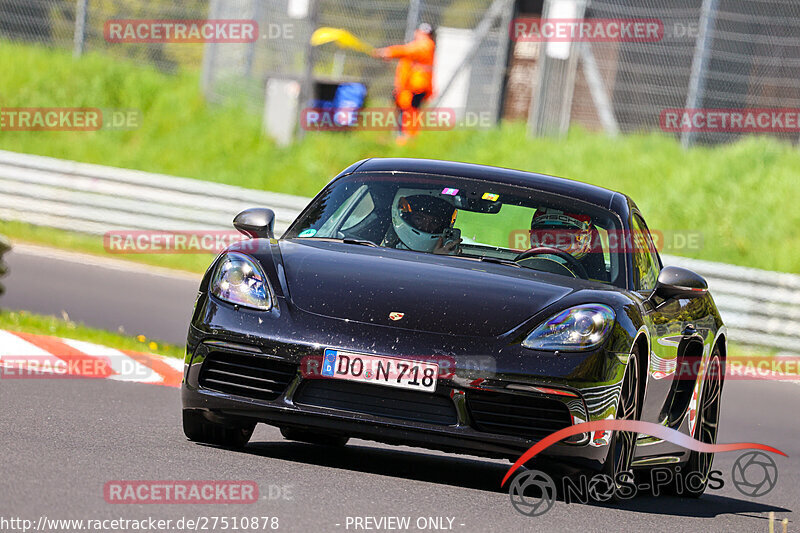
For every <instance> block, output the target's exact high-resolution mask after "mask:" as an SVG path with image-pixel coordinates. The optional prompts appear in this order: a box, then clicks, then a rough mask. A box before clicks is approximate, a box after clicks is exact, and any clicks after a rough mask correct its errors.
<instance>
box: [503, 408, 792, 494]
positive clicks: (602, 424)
mask: <svg viewBox="0 0 800 533" xmlns="http://www.w3.org/2000/svg"><path fill="white" fill-rule="evenodd" d="M594 431H632V432H635V433H640V434H642V435H650V436H652V437H658V438H660V439H662V440H665V441H667V442H671V443H673V444H677V445H678V446H681V447H683V448H686V449H689V450H693V451H695V452H701V453H717V452H732V451H736V450H746V449H755V450H764V451H767V452H772V453H777V454H780V455H783V456H784V457H788V455H786V454H785V453H783V452H782V451H780V450H778V449H777V448H773V447H772V446H767V445H766V444H758V443H755V442H734V443H732V444H706V443H705V442H700V441H699V440H696V439H694V438H692V437H690V436H689V435H684V434H683V433H681V432H680V431H678V430H675V429H672V428H668V427H664V426H662V425H661V424H656V423H654V422H642V421H641V420H597V421H595V422H583V423H582V424H576V425H574V426H570V427H567V428H564V429H560V430H558V431H556V432H555V433H552V434H550V435H548V436H547V437H545V438H543V439H542V440H540V441H539V442H537V443H536V444H534V445H533V446H531V447H530V449H529V450H528V451H527V452H525V453H523V454H522V455H521V456H520V458H519V459H517V461H516V462H515V463H514V464H513V465H511V468H509V469H508V472H507V473H506V476H505V477H504V478H503V481H502V483H500V486H501V487H502V486H503V485H505V484H506V481H508V478H510V477H511V474H513V473H514V471H516V470H517V469H518V468H519V467H520V466H522V465H523V464H525V463H526V462H528V461H530V460H531V459H533V458H534V457H535V456H536V455H537V454H538V453H539V452H541V451H543V450H545V449H547V448H549V447H550V446H551V445H552V444H555V443H556V442H558V441H560V440H563V439H566V438H567V437H572V436H573V435H578V434H580V433H592V432H594Z"/></svg>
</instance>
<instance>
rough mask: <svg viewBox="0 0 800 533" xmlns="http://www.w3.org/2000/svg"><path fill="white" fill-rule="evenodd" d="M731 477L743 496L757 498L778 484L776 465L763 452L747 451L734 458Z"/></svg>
mask: <svg viewBox="0 0 800 533" xmlns="http://www.w3.org/2000/svg"><path fill="white" fill-rule="evenodd" d="M731 478H732V479H733V486H734V487H736V490H738V491H739V492H741V493H742V494H744V495H745V496H750V497H753V498H758V497H760V496H764V495H766V494H768V493H769V492H770V491H771V490H772V489H773V488H775V485H777V484H778V465H776V464H775V461H773V460H772V457H770V456H769V455H767V454H765V453H761V452H747V453H744V454H742V455H740V456H739V458H738V459H736V462H735V463H734V464H733V469H732V470H731Z"/></svg>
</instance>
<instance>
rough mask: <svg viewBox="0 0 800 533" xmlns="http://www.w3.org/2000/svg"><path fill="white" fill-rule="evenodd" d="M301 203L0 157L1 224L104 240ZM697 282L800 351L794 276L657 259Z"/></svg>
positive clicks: (754, 329)
mask: <svg viewBox="0 0 800 533" xmlns="http://www.w3.org/2000/svg"><path fill="white" fill-rule="evenodd" d="M307 203H308V198H303V197H298V196H291V195H287V194H278V193H269V192H264V191H255V190H250V189H244V188H241V187H234V186H231V185H223V184H218V183H210V182H204V181H199V180H194V179H189V178H177V177H174V176H166V175H161V174H150V173H146V172H140V171H136V170H127V169H119V168H112V167H104V166H100V165H91V164H86V163H77V162H73V161H64V160H60V159H53V158H49V157H41V156H34V155H28V154H18V153H14V152H6V151H0V219H4V220H20V221H23V222H28V223H31V224H36V225H41V226H49V227H55V228H59V229H65V230H72V231H80V232H86V233H93V234H103V233H105V232H107V231H112V230H127V229H144V230H148V229H150V230H166V231H179V230H204V229H211V230H215V229H216V230H218V229H231V221H232V220H233V217H234V216H235V215H236V214H237V213H238V212H240V211H241V210H243V209H246V208H248V207H254V206H262V207H269V208H271V209H273V210H274V211H275V214H276V223H275V229H276V232H278V233H280V232H282V231H283V230H284V229H286V227H288V225H289V224H290V223H291V222H292V220H294V218H295V217H296V216H297V214H298V213H299V212H300V210H301V209H303V208H304V207H305V205H306V204H307ZM662 259H663V260H664V263H665V264H671V265H677V266H683V267H686V268H689V269H691V270H694V271H696V272H697V273H698V274H700V275H702V276H704V277H705V278H706V279H707V280H708V283H709V287H710V288H711V291H712V293H713V295H714V300H715V301H716V303H717V305H718V306H719V309H720V312H721V313H722V315H723V318H724V320H725V323H726V325H727V326H728V328H729V330H730V339H731V340H733V341H736V342H739V343H741V344H748V345H753V346H764V347H770V348H775V349H778V350H781V351H785V352H792V353H800V276H796V275H793V274H785V273H780V272H769V271H766V270H757V269H753V268H745V267H739V266H733V265H726V264H723V263H712V262H709V261H700V260H696V259H687V258H683V257H675V256H662Z"/></svg>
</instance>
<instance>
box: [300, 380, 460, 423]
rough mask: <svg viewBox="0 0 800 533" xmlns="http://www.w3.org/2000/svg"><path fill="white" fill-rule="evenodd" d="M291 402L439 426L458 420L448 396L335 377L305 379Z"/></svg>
mask: <svg viewBox="0 0 800 533" xmlns="http://www.w3.org/2000/svg"><path fill="white" fill-rule="evenodd" d="M294 402H295V403H297V404H300V405H310V406H315V407H329V408H331V409H339V410H342V411H351V412H354V413H363V414H368V415H374V416H381V417H384V418H395V419H398V420H408V421H412V422H425V423H427V424H437V425H442V426H449V425H455V424H456V423H457V422H458V415H457V414H456V408H455V405H453V402H452V401H451V400H450V398H447V397H444V396H437V395H435V394H429V393H425V392H416V391H407V390H399V389H392V388H389V387H381V386H379V385H366V384H364V383H350V382H347V381H341V380H335V379H315V380H311V381H307V382H306V383H305V384H304V385H303V386H302V387H301V388H300V391H299V392H298V394H297V395H296V396H295V398H294Z"/></svg>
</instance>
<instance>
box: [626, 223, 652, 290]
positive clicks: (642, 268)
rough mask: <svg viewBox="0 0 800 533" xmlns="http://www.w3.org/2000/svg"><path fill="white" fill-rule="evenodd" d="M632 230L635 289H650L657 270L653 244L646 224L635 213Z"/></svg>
mask: <svg viewBox="0 0 800 533" xmlns="http://www.w3.org/2000/svg"><path fill="white" fill-rule="evenodd" d="M632 230H633V235H632V238H631V245H632V247H633V250H632V252H633V271H634V274H635V275H636V289H637V290H640V291H651V290H653V289H654V288H655V286H656V280H657V279H658V271H659V266H658V258H657V257H656V252H655V246H654V245H653V240H652V238H651V237H650V232H649V231H648V230H647V226H646V225H645V223H644V221H643V220H642V219H641V217H640V216H639V215H637V214H634V215H633V220H632Z"/></svg>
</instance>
